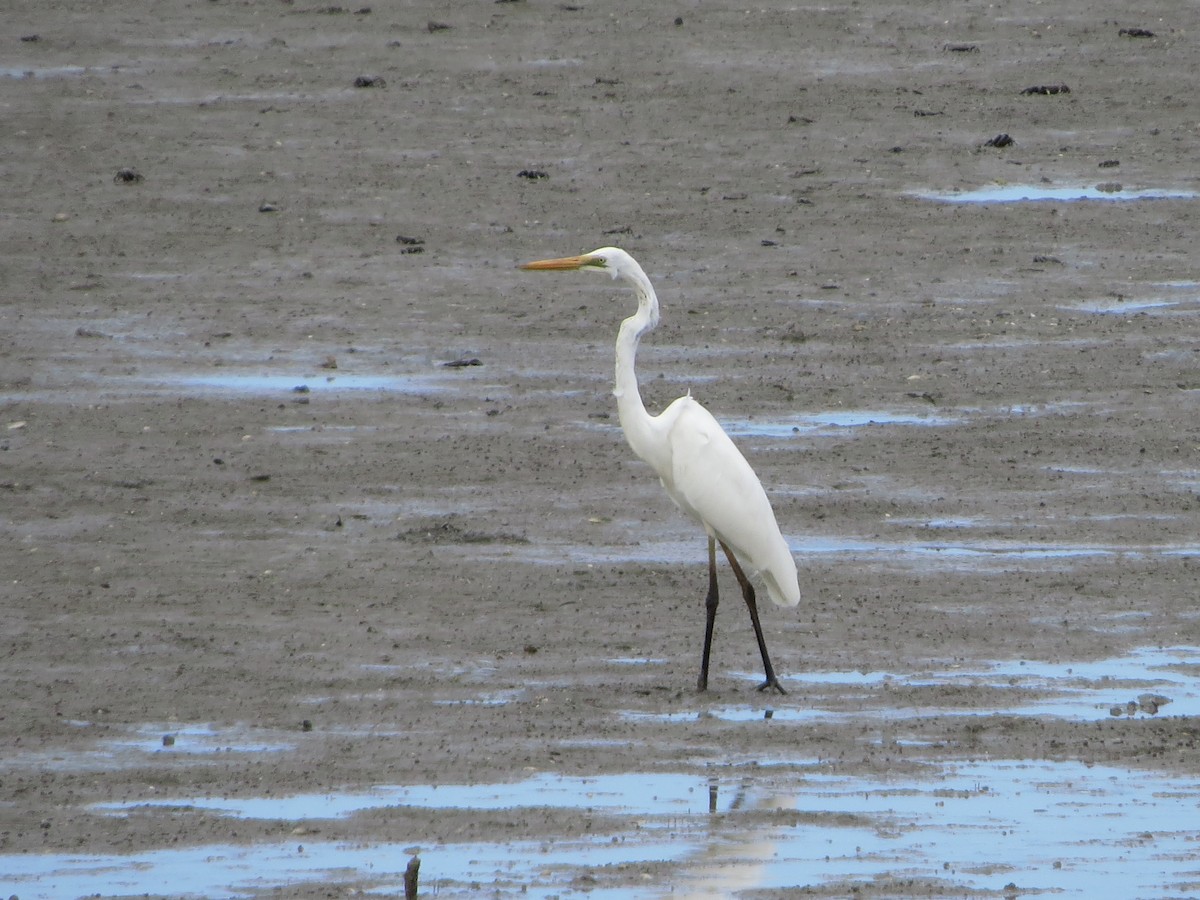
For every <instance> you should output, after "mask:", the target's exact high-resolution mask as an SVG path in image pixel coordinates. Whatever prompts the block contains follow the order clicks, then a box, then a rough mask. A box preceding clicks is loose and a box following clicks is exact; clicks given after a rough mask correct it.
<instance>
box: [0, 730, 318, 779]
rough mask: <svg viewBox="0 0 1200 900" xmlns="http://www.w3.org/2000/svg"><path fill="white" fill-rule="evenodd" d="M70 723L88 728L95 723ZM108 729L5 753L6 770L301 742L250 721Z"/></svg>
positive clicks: (280, 747) (102, 766) (132, 763)
mask: <svg viewBox="0 0 1200 900" xmlns="http://www.w3.org/2000/svg"><path fill="white" fill-rule="evenodd" d="M69 724H71V725H73V726H74V727H76V728H78V729H80V730H81V731H83V732H85V733H86V731H87V730H88V729H92V728H95V727H96V726H95V725H94V724H93V723H91V722H82V721H75V722H70V723H69ZM112 731H113V729H111V728H107V727H106V728H105V730H104V734H105V735H106V737H105V738H104V739H102V740H100V741H98V742H97V743H96V744H95V746H93V747H90V748H84V749H79V750H74V749H72V750H61V749H59V750H47V751H41V752H32V753H19V754H8V755H6V756H3V757H0V771H5V770H15V769H36V770H40V771H52V772H95V771H104V770H110V769H114V768H122V769H129V768H137V767H139V766H146V765H152V764H155V763H162V762H167V761H169V760H170V759H171V758H172V757H179V756H183V757H188V758H189V761H190V762H191V763H195V762H198V761H203V760H204V759H205V758H206V757H212V758H213V759H214V761H215V760H216V759H217V758H218V757H220V758H225V757H226V756H227V755H228V754H258V753H286V752H288V751H290V750H294V749H295V747H296V744H295V740H294V735H292V734H289V733H287V732H283V731H278V730H275V729H256V728H250V727H247V726H244V725H232V726H225V727H222V726H217V725H210V724H203V723H199V724H181V723H179V722H158V723H144V724H141V725H134V726H130V727H128V728H124V729H118V731H119V733H118V734H117V735H115V736H112Z"/></svg>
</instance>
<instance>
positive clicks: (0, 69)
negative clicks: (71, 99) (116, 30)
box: [0, 66, 106, 79]
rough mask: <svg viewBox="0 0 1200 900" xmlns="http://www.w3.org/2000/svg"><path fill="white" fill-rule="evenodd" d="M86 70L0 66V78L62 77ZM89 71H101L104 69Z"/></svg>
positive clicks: (80, 67) (62, 67) (68, 67)
mask: <svg viewBox="0 0 1200 900" xmlns="http://www.w3.org/2000/svg"><path fill="white" fill-rule="evenodd" d="M87 71H89V70H88V69H87V68H85V67H84V66H30V67H28V68H26V67H23V66H0V78H39V79H41V78H63V77H69V76H72V75H82V74H84V73H85V72H87ZM91 71H95V72H102V71H106V69H94V70H91Z"/></svg>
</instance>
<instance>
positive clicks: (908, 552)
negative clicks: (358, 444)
mask: <svg viewBox="0 0 1200 900" xmlns="http://www.w3.org/2000/svg"><path fill="white" fill-rule="evenodd" d="M789 543H790V546H791V549H792V553H793V554H794V555H795V556H796V557H797V559H798V560H803V559H805V558H806V557H815V558H828V557H830V556H845V557H847V558H850V559H853V560H854V561H855V562H857V563H874V564H879V565H885V566H896V567H901V568H921V569H929V568H943V569H945V568H950V569H970V570H974V571H980V570H985V569H989V568H996V569H1004V568H1006V567H1010V566H1012V565H1013V564H1014V563H1018V562H1020V563H1025V564H1029V565H1033V564H1037V563H1047V564H1050V563H1057V564H1060V565H1063V566H1064V568H1065V567H1066V565H1067V564H1069V563H1071V562H1072V561H1076V560H1079V561H1088V560H1095V559H1153V558H1156V557H1166V556H1200V545H1196V544H1170V545H1160V546H1130V545H1115V544H1114V545H1099V544H1063V543H1053V544H1052V543H1044V544H1043V543H1038V544H1029V543H1024V542H1021V541H1003V540H994V539H992V540H978V541H973V540H970V539H967V538H965V537H964V538H963V539H960V540H894V541H888V540H880V539H866V538H855V537H849V536H830V537H826V536H820V535H805V536H801V537H794V538H792V539H791V540H790V542H789ZM462 548H463V549H465V550H466V551H468V552H469V553H470V554H471V558H472V559H475V560H488V559H493V560H499V559H504V560H512V559H521V560H523V561H524V562H527V563H531V564H534V565H562V564H563V563H564V561H569V562H571V563H576V564H579V565H588V566H608V565H621V564H626V563H647V564H660V563H682V564H687V563H697V564H698V563H702V562H703V561H704V541H703V538H702V537H701V538H699V539H697V538H696V537H695V536H690V537H685V536H681V537H679V538H677V539H667V540H656V541H638V542H635V543H628V544H554V543H539V542H531V543H528V544H508V543H491V544H477V543H470V544H464V545H462ZM447 549H451V548H449V546H448V547H447ZM455 552H458V551H455Z"/></svg>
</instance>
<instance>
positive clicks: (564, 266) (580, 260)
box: [521, 247, 646, 279]
mask: <svg viewBox="0 0 1200 900" xmlns="http://www.w3.org/2000/svg"><path fill="white" fill-rule="evenodd" d="M521 268H522V269H526V270H529V271H585V272H607V273H608V274H609V275H611V276H612V277H613V278H622V277H624V278H626V279H634V278H635V277H636V276H637V275H640V276H641V277H642V278H643V279H644V278H645V277H646V276H645V273H643V272H642V267H641V266H639V265H638V264H637V261H636V260H635V259H634V258H633V257H632V256H630V255H629V254H628V253H626V252H625V251H624V250H621V249H620V248H618V247H601V248H600V249H599V250H593V251H592V252H591V253H584V254H582V255H581V256H563V257H560V258H558V259H539V260H537V261H536V262H528V263H525V264H524V265H522V266H521Z"/></svg>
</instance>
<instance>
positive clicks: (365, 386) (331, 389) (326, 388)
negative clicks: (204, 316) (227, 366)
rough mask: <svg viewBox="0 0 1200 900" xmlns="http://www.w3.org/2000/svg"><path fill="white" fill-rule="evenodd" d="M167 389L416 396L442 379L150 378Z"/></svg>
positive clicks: (237, 374)
mask: <svg viewBox="0 0 1200 900" xmlns="http://www.w3.org/2000/svg"><path fill="white" fill-rule="evenodd" d="M146 380H147V381H151V382H153V383H154V384H156V385H163V386H166V387H183V388H200V389H208V390H212V391H227V392H230V393H241V394H298V395H304V394H309V393H318V392H320V393H336V392H340V391H387V392H392V393H402V394H412V393H424V392H426V391H436V390H441V389H442V388H443V387H444V386H445V385H444V381H443V380H442V379H438V378H434V377H433V376H428V375H279V374H266V373H257V372H211V373H204V374H198V373H193V374H185V373H179V374H174V375H162V376H157V377H152V378H148V379H146Z"/></svg>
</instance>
